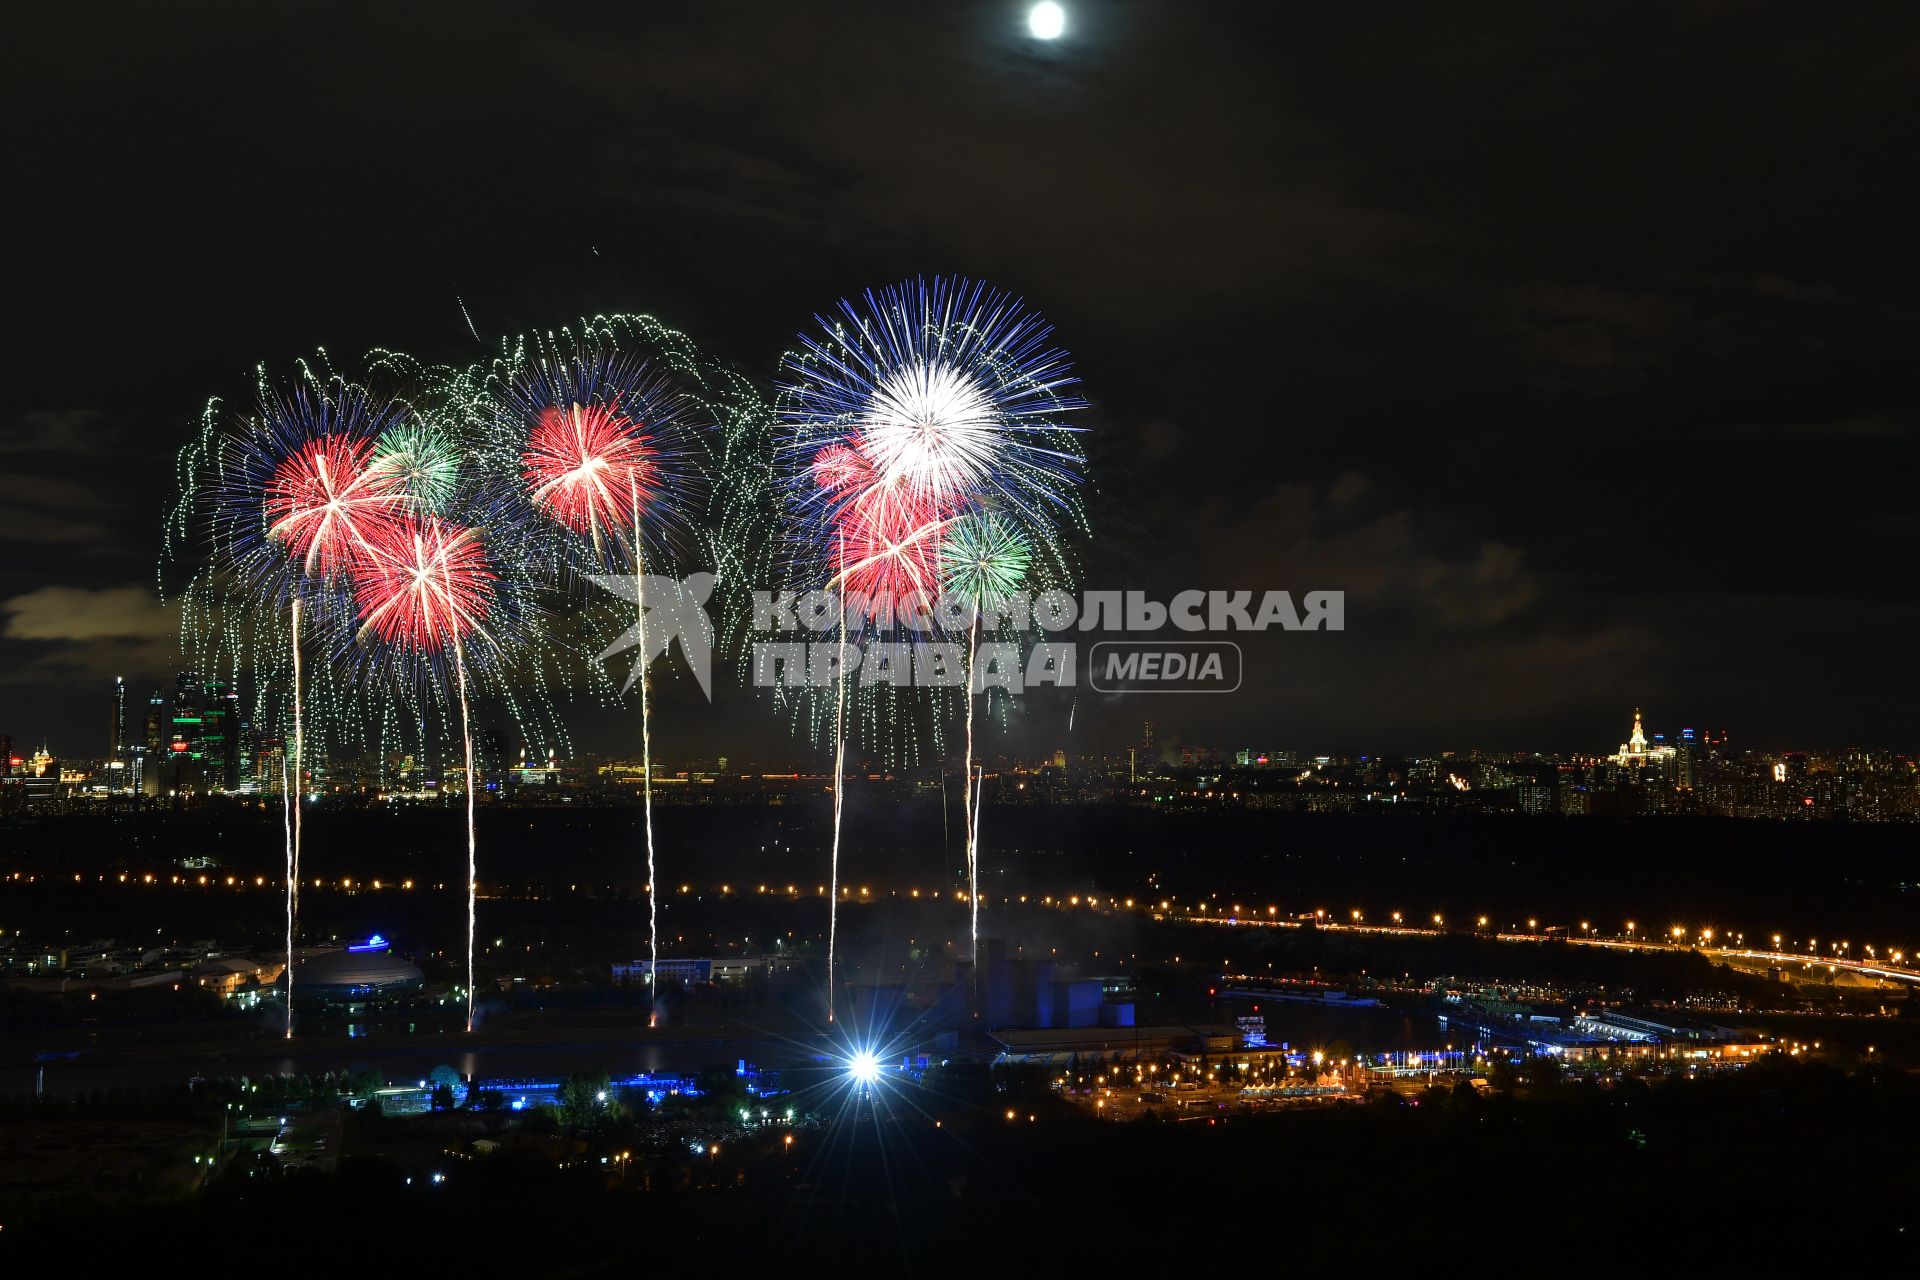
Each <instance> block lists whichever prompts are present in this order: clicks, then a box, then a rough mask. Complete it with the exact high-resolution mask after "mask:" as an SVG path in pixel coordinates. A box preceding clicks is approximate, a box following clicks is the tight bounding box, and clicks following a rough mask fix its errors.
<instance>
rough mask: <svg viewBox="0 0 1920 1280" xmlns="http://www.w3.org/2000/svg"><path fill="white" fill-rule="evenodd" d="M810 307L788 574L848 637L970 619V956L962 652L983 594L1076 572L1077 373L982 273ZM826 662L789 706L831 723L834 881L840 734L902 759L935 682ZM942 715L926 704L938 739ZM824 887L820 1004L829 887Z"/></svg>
mask: <svg viewBox="0 0 1920 1280" xmlns="http://www.w3.org/2000/svg"><path fill="white" fill-rule="evenodd" d="M815 321H816V324H817V326H818V327H817V330H815V331H813V332H809V333H804V334H802V335H801V336H800V339H799V343H800V345H799V348H798V350H796V351H793V352H790V353H788V355H787V356H786V357H785V359H784V360H783V362H782V367H781V387H780V401H779V405H778V413H779V433H780V434H779V439H778V442H777V444H776V459H777V462H778V465H779V470H780V472H781V474H782V475H783V476H784V477H785V482H786V494H785V496H786V512H785V516H786V520H785V528H786V533H787V541H786V550H787V565H786V567H787V572H788V575H789V580H790V582H791V584H792V585H794V586H796V587H802V588H804V587H809V586H825V587H828V588H830V589H833V590H835V591H838V592H839V593H840V595H841V596H842V598H843V600H844V601H845V603H844V604H843V607H842V609H841V621H840V642H841V643H842V644H843V645H844V644H845V642H846V640H847V631H848V626H849V624H850V623H851V625H853V626H854V627H855V628H856V630H857V631H859V632H864V633H865V634H867V635H869V636H872V637H874V638H880V639H884V638H886V637H888V636H889V635H897V634H899V633H900V632H901V628H902V623H901V620H902V619H903V618H909V617H926V616H929V615H930V614H932V613H933V612H934V606H935V604H936V602H939V601H940V598H941V597H942V596H943V595H945V596H946V597H947V598H948V600H950V601H953V602H955V603H957V604H958V605H959V606H960V609H961V611H962V613H963V615H964V616H965V619H966V621H965V623H964V627H965V630H966V631H967V633H968V637H969V639H968V647H967V655H968V657H967V666H966V669H965V672H964V676H965V680H964V686H965V687H964V688H963V690H962V692H961V695H960V697H961V701H962V704H963V706H962V713H963V719H964V741H965V754H964V757H963V760H962V767H961V779H962V798H961V805H962V812H963V814H964V815H965V822H966V833H967V868H968V895H967V896H968V900H969V903H970V904H971V912H972V920H973V927H972V950H973V954H974V956H975V959H976V960H977V958H978V951H979V898H980V894H979V874H978V840H977V832H978V820H977V816H976V815H977V812H978V807H979V806H978V804H977V802H976V800H975V790H976V788H977V786H978V780H977V779H976V776H975V770H974V766H973V720H974V690H973V688H972V684H973V665H974V657H975V655H976V654H977V646H978V643H979V638H980V632H981V628H982V620H983V616H984V614H985V613H986V612H987V611H988V609H989V608H990V606H991V604H992V602H993V601H994V600H996V599H1001V598H1004V597H1005V596H1007V595H1009V594H1011V593H1012V592H1013V591H1015V590H1018V589H1020V588H1021V587H1023V586H1055V585H1062V584H1064V583H1066V582H1069V581H1071V577H1072V574H1071V567H1072V562H1071V558H1070V556H1069V554H1068V552H1067V550H1066V547H1065V535H1066V534H1068V533H1069V532H1071V531H1074V530H1078V529H1081V528H1083V527H1084V523H1085V519H1084V514H1083V509H1082V507H1081V504H1080V499H1079V493H1078V489H1079V484H1080V480H1081V474H1082V472H1083V471H1084V467H1085V460H1084V457H1083V455H1082V452H1081V450H1080V449H1079V447H1078V445H1077V443H1076V439H1075V434H1076V430H1077V429H1076V428H1074V427H1072V426H1069V425H1068V424H1067V423H1066V422H1065V418H1066V416H1067V415H1068V414H1070V413H1071V412H1073V411H1074V410H1077V409H1080V408H1083V407H1084V402H1083V401H1081V400H1080V399H1079V398H1078V397H1076V396H1074V395H1071V394H1070V393H1069V389H1070V388H1071V387H1072V386H1073V385H1074V384H1075V382H1076V381H1077V379H1076V378H1075V377H1074V375H1073V371H1072V366H1071V363H1070V361H1069V360H1068V357H1067V355H1066V353H1065V352H1063V351H1061V350H1060V349H1058V348H1057V347H1054V346H1052V345H1051V337H1052V329H1051V327H1050V326H1049V325H1048V324H1047V323H1046V322H1045V320H1043V319H1042V318H1041V317H1040V316H1039V315H1038V314H1036V313H1034V312H1033V311H1030V310H1028V309H1027V308H1026V306H1025V305H1024V304H1023V303H1022V302H1021V301H1020V300H1019V299H1017V298H1014V297H1012V296H1010V295H1007V294H1005V293H1001V292H999V291H997V290H994V289H991V288H989V287H988V286H986V285H984V284H981V283H978V282H969V281H966V280H945V279H941V278H938V277H936V278H934V279H932V280H931V281H929V280H924V279H920V280H912V281H907V282H904V283H901V284H897V285H893V286H889V287H887V288H884V289H880V290H873V291H869V292H867V293H866V294H865V295H864V296H863V298H862V299H861V301H860V302H858V303H856V302H853V301H848V300H843V301H842V302H841V303H840V305H839V308H838V310H837V313H836V314H834V315H833V316H831V317H827V316H816V317H815ZM1002 625H1005V626H1011V625H1012V623H1011V622H1010V621H1008V622H1003V624H1002ZM837 666H838V671H839V674H838V675H837V676H836V679H835V681H834V687H833V689H832V691H831V694H832V696H831V699H830V702H831V708H832V711H831V715H830V716H826V715H824V714H822V713H821V712H820V711H818V710H812V711H809V710H806V709H801V711H800V714H801V715H803V716H810V717H811V722H812V723H814V724H815V725H818V726H822V727H824V726H825V725H827V724H830V725H831V726H832V740H833V745H834V834H833V841H832V850H831V853H830V859H831V862H832V865H831V867H830V871H831V877H832V880H833V882H834V884H835V885H836V886H837V884H838V880H839V865H838V859H839V847H840V822H841V811H842V805H841V795H840V792H841V789H842V784H843V782H844V760H845V751H846V742H847V737H848V734H849V732H859V733H860V734H861V736H862V739H863V742H862V745H863V747H865V748H866V749H867V750H869V751H874V752H879V753H883V754H896V755H899V756H902V757H910V756H911V754H912V750H911V749H912V747H913V746H914V745H916V744H915V743H914V742H913V739H914V737H915V729H914V726H917V724H918V723H919V717H918V715H917V714H916V710H915V708H913V707H911V706H908V705H905V704H906V703H907V702H908V701H909V700H918V699H923V698H925V699H933V698H937V697H938V696H939V691H938V690H928V689H913V690H910V691H903V690H902V689H901V688H900V687H899V686H897V685H896V684H894V683H893V682H878V681H876V682H871V683H869V682H860V683H859V684H857V685H853V686H851V687H850V686H849V683H848V680H847V678H846V663H844V662H842V663H839V664H837ZM802 696H803V697H804V696H805V695H802ZM849 698H851V699H852V701H851V703H850V702H849ZM941 719H942V717H941V715H940V714H939V713H938V711H937V710H936V712H935V714H934V715H933V717H932V725H933V731H934V733H935V735H936V738H935V743H934V746H935V748H936V749H937V747H938V738H937V734H938V732H939V725H940V723H941ZM832 897H833V901H832V902H831V903H830V905H829V920H828V938H829V942H828V959H827V973H828V984H827V985H828V1002H829V1017H831V1016H832V1014H831V1003H832V998H833V997H832V991H833V978H832V973H833V942H832V939H833V937H834V932H835V923H836V921H835V919H834V913H835V912H836V911H837V908H838V890H837V887H836V889H835V890H834V891H833V894H832Z"/></svg>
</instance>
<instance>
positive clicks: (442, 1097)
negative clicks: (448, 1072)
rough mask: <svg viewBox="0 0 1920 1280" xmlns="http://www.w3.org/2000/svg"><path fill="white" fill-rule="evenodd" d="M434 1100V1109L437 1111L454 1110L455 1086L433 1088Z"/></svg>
mask: <svg viewBox="0 0 1920 1280" xmlns="http://www.w3.org/2000/svg"><path fill="white" fill-rule="evenodd" d="M432 1099H433V1109H434V1110H435V1111H451V1110H453V1107H454V1097H453V1086H452V1085H450V1084H436V1085H435V1086H433V1094H432Z"/></svg>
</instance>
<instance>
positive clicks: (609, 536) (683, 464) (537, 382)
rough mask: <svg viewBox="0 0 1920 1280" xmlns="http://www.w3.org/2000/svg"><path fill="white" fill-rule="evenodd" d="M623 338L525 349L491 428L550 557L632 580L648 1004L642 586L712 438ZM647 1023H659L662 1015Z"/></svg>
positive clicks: (585, 572) (654, 899)
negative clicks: (695, 461) (691, 442)
mask: <svg viewBox="0 0 1920 1280" xmlns="http://www.w3.org/2000/svg"><path fill="white" fill-rule="evenodd" d="M619 337H620V335H618V334H616V333H615V332H613V331H611V330H610V329H608V328H598V329H596V328H593V327H589V329H588V331H587V332H586V333H585V334H583V336H582V337H581V338H580V339H579V340H577V341H575V342H574V343H572V344H571V345H568V344H566V343H565V342H563V341H561V340H558V339H554V338H546V337H540V336H536V337H534V338H532V339H529V340H527V341H526V342H525V343H523V345H522V347H521V350H520V354H519V358H518V359H517V360H515V359H512V358H509V360H507V361H503V362H502V363H501V364H500V365H498V366H496V369H495V372H494V374H493V375H492V381H493V383H494V384H495V388H496V392H495V394H494V395H493V396H492V397H491V403H492V404H493V405H494V406H495V410H496V412H495V414H494V417H493V421H492V423H491V426H492V432H493V439H494V442H495V446H496V456H497V457H499V458H500V460H501V461H502V462H504V463H506V464H507V465H506V466H505V467H502V468H500V470H503V471H506V470H510V469H511V470H517V475H518V478H519V480H520V488H519V489H518V491H514V492H510V493H509V494H508V495H507V497H506V499H505V500H506V501H507V502H508V503H510V504H514V505H517V506H519V507H521V508H523V509H524V510H525V512H526V513H527V514H526V520H527V522H528V524H529V525H530V527H534V528H544V529H546V530H548V531H549V532H550V534H551V535H552V536H554V537H557V538H558V545H557V546H555V547H554V548H553V549H552V550H551V551H550V552H549V554H548V557H547V558H548V559H549V560H550V561H552V562H556V563H560V564H564V565H567V566H568V567H569V568H570V569H572V570H573V572H574V575H575V576H576V577H579V576H596V575H597V574H605V573H611V574H625V575H628V576H630V577H631V580H632V584H633V597H632V599H633V604H634V611H633V614H632V619H633V624H632V631H633V637H632V638H633V642H634V648H635V652H636V658H635V661H634V665H633V673H632V675H631V676H630V677H629V679H628V681H627V685H628V686H632V687H637V688H638V690H639V702H640V779H641V781H640V794H641V814H642V817H641V825H642V828H643V836H644V842H645V848H646V864H647V880H646V892H647V953H648V956H649V970H648V987H649V991H650V993H651V992H653V991H654V989H655V988H656V986H657V983H656V981H655V975H657V973H658V970H659V960H660V916H659V910H660V908H659V894H658V892H657V889H656V886H657V884H658V881H659V877H658V866H657V863H656V858H655V849H654V838H653V726H652V711H651V688H650V685H651V677H650V674H649V665H650V664H649V657H650V655H651V654H652V652H653V651H652V649H651V647H650V646H649V645H648V643H647V607H648V606H647V599H646V585H645V584H646V578H647V575H648V574H649V573H652V574H664V573H666V572H668V571H669V570H673V569H676V568H678V567H679V556H678V554H677V553H678V552H679V551H681V550H682V549H683V548H684V547H685V546H686V545H687V542H688V539H687V538H686V537H685V528H686V512H687V509H688V507H689V506H690V505H691V502H692V499H693V496H694V492H695V489H696V485H695V483H694V480H695V478H696V470H697V469H696V468H695V467H694V466H693V465H691V457H690V452H689V448H688V446H687V444H686V443H685V440H684V437H686V436H688V435H692V436H695V437H697V438H700V439H705V438H706V437H708V436H709V435H710V434H711V428H710V427H707V426H706V425H705V424H700V425H693V424H691V423H690V421H689V420H690V419H692V418H693V417H694V416H695V412H696V411H695V410H694V408H693V406H692V405H691V404H690V403H688V402H683V400H682V398H681V396H680V395H679V394H678V392H677V391H676V390H675V388H674V386H673V383H672V382H671V381H670V380H669V379H668V378H667V377H665V376H664V375H662V374H660V373H657V372H655V369H654V366H653V363H652V362H651V361H650V360H648V359H646V358H643V357H642V356H641V355H639V354H638V353H637V352H636V351H635V350H633V349H631V346H630V345H628V346H623V345H622V343H621V342H620V341H619ZM649 345H651V344H649ZM515 455H517V458H516V456H515ZM608 652H611V648H610V649H609V651H608ZM651 1016H652V1017H654V1018H656V1019H657V1017H658V1010H657V1008H656V1009H655V1011H654V1012H653V1014H652V1015H651Z"/></svg>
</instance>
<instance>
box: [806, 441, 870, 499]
mask: <svg viewBox="0 0 1920 1280" xmlns="http://www.w3.org/2000/svg"><path fill="white" fill-rule="evenodd" d="M858 445H859V441H858V438H857V437H856V438H855V439H854V440H853V441H852V442H850V443H848V444H830V445H828V446H827V447H826V448H824V449H822V450H821V451H820V452H818V453H816V454H814V455H813V480H814V483H815V484H817V485H819V486H820V487H821V488H822V489H823V490H825V491H826V492H828V493H833V494H840V493H846V492H849V491H851V490H854V489H860V488H864V487H866V486H868V485H871V484H872V483H873V481H874V472H873V464H872V463H870V462H868V461H867V459H866V456H865V455H864V454H862V453H861V452H860V450H859V447H858Z"/></svg>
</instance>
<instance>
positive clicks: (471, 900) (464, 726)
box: [453, 632, 480, 1034]
mask: <svg viewBox="0 0 1920 1280" xmlns="http://www.w3.org/2000/svg"><path fill="white" fill-rule="evenodd" d="M453 677H454V681H455V682H456V683H457V684H458V685H459V687H460V737H461V738H462V739H463V740H464V742H465V744H466V752H467V761H466V763H467V1031H468V1033H469V1034H471V1033H472V1031H473V999H474V988H473V937H474V933H475V931H476V930H477V929H478V928H479V925H480V913H479V909H478V908H479V904H478V901H477V899H478V898H479V896H480V861H479V853H478V849H477V847H476V846H477V843H478V842H477V841H476V840H475V839H474V831H473V714H472V712H471V710H470V709H469V708H468V706H467V653H466V646H464V645H462V644H461V643H460V634H459V633H458V632H455V633H454V636H453Z"/></svg>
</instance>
